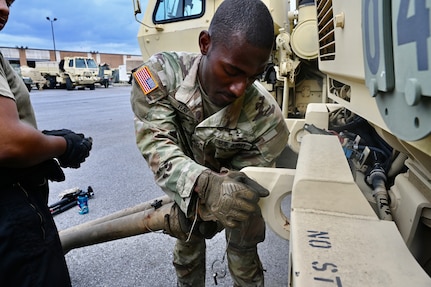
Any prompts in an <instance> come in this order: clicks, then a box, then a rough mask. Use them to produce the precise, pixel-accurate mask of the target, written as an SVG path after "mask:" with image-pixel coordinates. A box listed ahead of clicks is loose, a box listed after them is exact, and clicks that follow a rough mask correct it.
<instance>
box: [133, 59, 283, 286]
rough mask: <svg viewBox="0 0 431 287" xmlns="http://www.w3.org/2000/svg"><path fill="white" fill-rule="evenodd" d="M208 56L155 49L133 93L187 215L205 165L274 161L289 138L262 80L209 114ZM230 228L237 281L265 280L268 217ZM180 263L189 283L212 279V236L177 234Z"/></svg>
mask: <svg viewBox="0 0 431 287" xmlns="http://www.w3.org/2000/svg"><path fill="white" fill-rule="evenodd" d="M201 57H202V56H201V55H200V54H194V53H175V52H170V53H167V52H164V53H160V54H156V55H154V56H152V57H151V58H150V59H149V60H148V61H147V62H146V63H144V65H143V66H142V67H141V69H138V70H137V71H136V72H135V73H134V77H135V81H134V83H133V88H132V96H131V103H132V109H133V112H134V113H135V116H136V117H135V130H136V141H137V145H138V148H139V150H140V151H141V153H142V155H143V156H144V158H145V159H146V161H147V162H148V164H149V166H150V168H151V170H152V171H153V173H154V175H155V180H156V182H157V184H158V185H159V186H160V187H161V188H162V189H163V190H164V191H165V192H166V193H167V194H168V195H169V196H171V197H172V198H173V199H174V200H175V202H176V203H177V204H178V205H179V207H180V208H181V210H182V211H183V212H184V213H185V214H186V215H187V217H190V216H192V215H193V213H194V210H195V208H194V207H195V205H194V203H193V202H195V201H194V200H195V199H196V196H197V195H196V193H194V192H193V189H194V185H195V182H196V179H197V178H198V176H199V175H200V174H201V172H202V171H203V170H205V169H208V168H210V169H212V170H213V171H220V169H221V168H228V169H233V170H240V169H242V168H243V167H246V166H273V165H274V162H275V159H276V157H277V156H278V155H279V154H280V153H281V151H282V150H283V149H284V147H285V146H286V143H287V137H288V130H287V127H286V124H285V121H284V118H283V116H282V113H281V111H280V109H279V107H278V105H277V103H276V102H275V100H274V99H273V98H272V96H271V95H270V94H269V93H268V92H267V91H266V90H265V89H264V88H263V87H262V86H261V85H259V84H256V83H255V84H253V85H251V86H250V87H249V88H248V89H247V90H246V92H245V94H244V96H242V97H240V98H238V99H237V100H236V101H235V102H233V103H232V104H230V105H228V106H226V107H224V108H222V109H220V110H219V111H215V113H214V114H212V115H206V114H205V112H206V110H204V109H207V106H208V104H206V102H205V100H204V99H205V98H206V97H207V96H206V95H205V94H204V92H203V90H202V88H201V85H200V83H199V79H198V76H197V71H198V66H199V62H200V59H201ZM143 68H145V69H147V68H148V70H149V75H148V74H147V75H146V76H141V77H140V79H139V77H137V74H139V73H140V71H142V69H143ZM143 81H146V83H147V84H148V83H149V84H150V85H149V86H148V85H147V86H145V83H144V85H143ZM208 108H209V107H208ZM250 223H252V224H250ZM225 233H226V238H227V240H229V241H228V242H229V244H228V250H227V253H228V264H229V269H230V272H231V275H232V278H233V280H234V282H235V284H236V285H239V286H263V272H262V266H261V263H260V261H259V257H258V255H257V248H256V246H257V243H259V242H262V241H263V240H264V236H265V223H264V221H263V219H262V216H261V215H260V214H258V215H255V216H253V218H252V219H251V220H250V221H249V222H244V223H243V224H242V227H241V228H239V229H235V230H226V232H225ZM174 266H175V267H176V271H177V275H178V280H179V284H180V285H181V286H204V285H205V240H204V239H196V238H194V239H193V240H192V241H189V242H184V241H180V240H177V244H176V246H175V251H174ZM253 280H257V281H253Z"/></svg>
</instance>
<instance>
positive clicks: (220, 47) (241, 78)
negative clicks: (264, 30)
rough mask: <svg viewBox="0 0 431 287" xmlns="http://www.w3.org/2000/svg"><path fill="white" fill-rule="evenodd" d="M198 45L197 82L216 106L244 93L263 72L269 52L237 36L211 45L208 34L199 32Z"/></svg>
mask: <svg viewBox="0 0 431 287" xmlns="http://www.w3.org/2000/svg"><path fill="white" fill-rule="evenodd" d="M202 37H204V38H205V39H202ZM202 40H203V41H202ZM206 41H208V42H206ZM200 44H201V52H202V54H203V55H204V56H203V57H202V61H201V64H200V66H199V77H200V81H201V85H202V88H203V89H204V91H205V92H206V93H207V95H208V97H209V99H210V101H211V102H212V103H213V104H215V105H217V106H219V107H225V106H227V105H229V104H230V103H232V102H233V101H235V100H236V99H237V98H239V97H241V96H242V95H244V92H245V90H246V89H247V88H248V87H249V86H250V85H251V84H252V83H253V82H254V81H255V80H256V79H257V78H258V77H259V76H260V75H261V74H262V73H263V72H264V70H265V66H266V65H267V62H268V59H269V55H270V52H271V50H268V49H262V48H256V47H254V46H252V45H250V44H248V43H246V42H245V41H244V40H243V39H242V37H240V36H234V37H232V38H231V44H230V45H225V44H217V45H214V44H212V43H211V41H210V39H209V35H208V34H205V33H204V34H202V33H201V35H200ZM202 44H204V45H202ZM205 45H206V46H205Z"/></svg>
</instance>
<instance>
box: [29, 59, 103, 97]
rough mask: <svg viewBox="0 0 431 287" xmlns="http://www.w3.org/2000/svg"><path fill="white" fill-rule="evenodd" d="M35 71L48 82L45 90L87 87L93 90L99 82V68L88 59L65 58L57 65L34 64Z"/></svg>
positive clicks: (52, 63)
mask: <svg viewBox="0 0 431 287" xmlns="http://www.w3.org/2000/svg"><path fill="white" fill-rule="evenodd" d="M35 70H36V71H37V72H39V73H40V74H41V75H42V76H43V77H44V78H45V79H46V80H47V81H48V82H47V84H46V87H47V88H55V87H57V86H58V87H60V88H66V89H67V90H73V89H74V88H75V87H84V88H85V87H87V88H89V89H90V90H94V88H95V83H98V82H100V77H99V76H98V74H99V67H98V65H97V64H96V62H95V61H94V60H93V58H90V57H65V58H64V59H62V60H61V61H60V62H59V63H57V62H55V61H47V62H36V66H35Z"/></svg>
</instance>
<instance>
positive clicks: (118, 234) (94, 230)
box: [59, 196, 174, 254]
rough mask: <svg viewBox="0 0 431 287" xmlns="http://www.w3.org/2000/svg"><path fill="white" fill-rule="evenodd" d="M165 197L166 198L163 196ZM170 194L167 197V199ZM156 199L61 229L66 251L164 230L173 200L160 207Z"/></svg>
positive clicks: (64, 250) (63, 245)
mask: <svg viewBox="0 0 431 287" xmlns="http://www.w3.org/2000/svg"><path fill="white" fill-rule="evenodd" d="M163 198H165V197H163ZM168 198H169V197H167V196H166V199H168ZM152 204H153V202H145V203H143V204H141V205H138V206H135V207H132V208H126V209H124V210H121V211H119V212H116V213H114V214H111V215H108V216H105V217H102V218H99V219H96V220H93V221H89V222H86V223H83V224H80V225H76V226H73V227H70V228H68V229H64V230H61V231H60V232H59V236H60V241H61V245H62V247H63V252H64V254H66V253H68V252H69V251H70V250H72V249H74V248H80V247H84V246H89V245H94V244H98V243H102V242H107V241H112V240H117V239H121V238H126V237H130V236H135V235H139V234H144V233H149V232H153V231H158V230H163V228H164V220H165V215H167V214H169V213H170V211H171V209H172V206H173V204H174V203H173V202H172V200H166V201H163V202H162V205H161V206H160V207H158V208H154V207H153V206H152Z"/></svg>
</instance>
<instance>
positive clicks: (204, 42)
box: [199, 31, 211, 55]
mask: <svg viewBox="0 0 431 287" xmlns="http://www.w3.org/2000/svg"><path fill="white" fill-rule="evenodd" d="M210 45H211V37H210V34H209V33H208V31H201V33H200V34H199V48H200V50H201V53H202V55H206V54H207V53H208V50H209V47H210Z"/></svg>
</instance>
